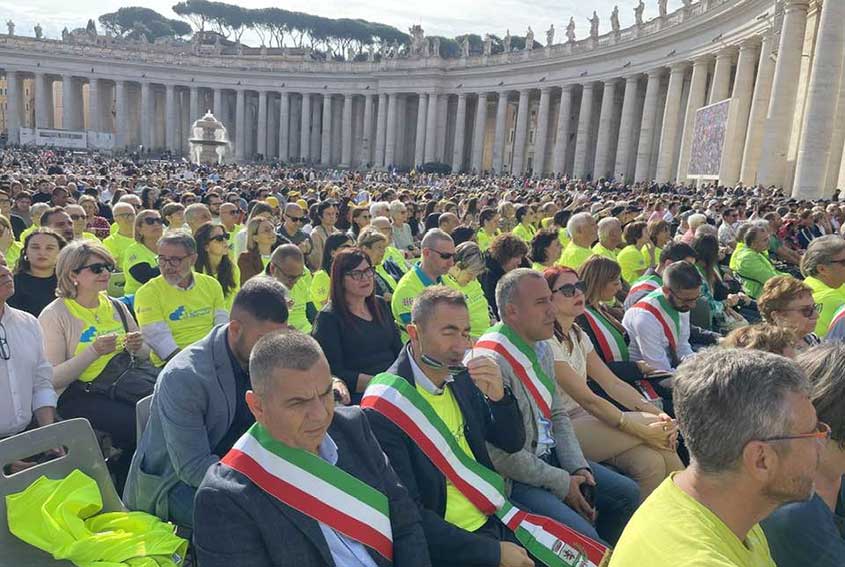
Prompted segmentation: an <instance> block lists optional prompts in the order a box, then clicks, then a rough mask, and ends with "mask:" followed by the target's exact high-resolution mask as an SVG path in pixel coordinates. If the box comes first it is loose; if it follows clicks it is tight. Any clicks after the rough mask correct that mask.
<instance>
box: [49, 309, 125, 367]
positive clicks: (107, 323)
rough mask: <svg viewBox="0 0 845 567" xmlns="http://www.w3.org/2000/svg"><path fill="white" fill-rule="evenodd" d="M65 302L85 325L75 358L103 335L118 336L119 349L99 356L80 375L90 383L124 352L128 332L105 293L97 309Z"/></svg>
mask: <svg viewBox="0 0 845 567" xmlns="http://www.w3.org/2000/svg"><path fill="white" fill-rule="evenodd" d="M64 302H65V307H67V310H68V312H70V314H71V315H73V316H74V317H76V318H77V319H79V320H80V321H82V322H83V323H84V324H85V326H84V328H83V330H82V334H81V335H79V343H78V344H77V345H76V350H75V351H74V353H73V355H74V356H76V355H77V354H79V353H80V352H82V351H84V350H85V349H87V348H88V347H89V346H91V345H92V344H93V343H94V340H95V339H96V338H97V337H99V336H101V335H109V334H114V335H117V336H118V341H117V348H116V349H115V350H114V352H110V353H109V354H104V355H101V356H99V357H98V358H97V359H96V360H95V361H94V362H92V363H91V364H89V365H88V367H87V368H86V369H85V370H83V371H82V374H80V375H79V380H80V381H82V382H90V381H91V380H93V379H94V378H96V377H97V376H99V375H100V372H102V371H103V368H105V367H106V364H108V362H109V360H111V359H112V358H113V357H114V356H115V355H116V354H118V353H119V352H120V351H121V350H123V344H124V342H123V340H124V337H125V336H126V330H125V329H124V328H123V321H121V320H120V316H119V315H117V314H116V313H115V307H114V305H112V302H111V301H110V300H109V298H108V296H107V295H106V293H105V292H103V293H101V294H100V295H99V304H98V305H97V307H96V309H88V308H87V307H83V306H81V305H80V304H78V303H77V302H76V300H74V299H65V300H64ZM115 318H117V320H115Z"/></svg>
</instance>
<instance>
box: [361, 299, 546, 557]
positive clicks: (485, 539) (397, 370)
mask: <svg viewBox="0 0 845 567" xmlns="http://www.w3.org/2000/svg"><path fill="white" fill-rule="evenodd" d="M411 321H412V322H411V324H410V325H408V334H409V335H410V342H409V344H408V345H406V346H405V348H404V349H403V350H402V352H401V353H400V354H399V358H398V359H397V360H396V362H395V363H394V364H393V366H392V367H391V368H390V369H388V371H387V372H386V373H384V374H381V375H379V376H377V377H376V379H378V378H379V377H383V376H389V377H392V378H397V377H398V378H399V379H400V380H399V381H401V382H402V383H405V384H410V385H411V386H412V387H413V391H412V394H414V395H415V396H416V397H417V398H420V399H422V400H423V403H424V404H426V405H428V406H429V407H431V408H433V411H434V412H435V413H436V417H439V420H440V421H442V423H445V425H446V427H447V428H448V433H447V434H448V435H451V436H453V437H454V439H455V441H456V442H457V443H458V445H459V446H460V449H461V450H462V451H463V452H464V453H465V454H466V456H467V458H468V459H470V460H471V461H472V463H473V466H475V467H480V468H482V469H485V470H487V472H488V473H492V469H493V463H492V462H491V461H490V456H489V454H488V452H487V445H486V443H489V444H490V445H492V446H495V447H498V448H499V449H501V450H502V451H504V452H506V453H507V452H514V451H519V450H520V449H521V448H522V446H523V443H524V441H525V431H524V429H523V426H522V419H521V416H520V414H519V408H518V407H517V404H516V400H515V399H514V397H513V395H512V394H511V393H510V391H509V390H506V389H505V388H504V386H503V384H502V377H501V374H500V372H499V369H498V367H497V366H496V364H495V363H494V362H493V361H492V360H491V359H489V358H486V357H477V358H472V359H470V360H469V361H468V362H467V363H466V368H465V369H464V368H461V361H462V359H463V356H464V352H465V351H466V349H468V348H469V346H470V323H469V311H468V309H467V306H466V300H465V299H464V296H463V294H462V293H460V292H459V291H457V290H453V289H451V288H447V287H444V286H432V287H429V288H427V289H426V290H425V291H423V292H422V293H421V294H420V295H419V296H418V297H417V298H416V300H415V301H414V304H413V308H412V311H411ZM374 381H377V380H375V379H374ZM375 393H376V389H375V388H373V387H372V383H371V387H369V388H368V389H367V391H366V392H365V394H364V400H363V401H362V402H361V405H362V407H364V408H365V412H366V413H367V417H368V418H369V421H370V424H371V425H372V428H373V432H374V433H375V435H376V437H377V438H378V441H379V444H380V445H381V447H382V449H383V450H384V452H385V453H386V454H387V456H388V457H389V458H390V463H391V465H392V466H393V468H394V469H395V470H396V473H397V474H398V475H399V478H400V479H401V481H402V484H403V485H404V486H405V487H407V489H408V492H409V493H410V495H411V498H412V499H413V500H414V501H416V502H417V504H418V505H419V507H420V511H421V513H422V523H423V528H424V530H425V535H426V538H427V540H428V549H429V552H430V553H431V558H432V562H433V564H434V565H437V566H444V567H445V566H454V567H458V566H470V565H471V566H473V567H476V566H477V567H482V566H483V567H497V566H499V565H501V566H503V567H511V566H513V567H528V566H531V565H533V562H532V561H531V559H530V558H529V557H528V555H527V553H526V552H525V550H524V549H522V547H521V546H519V545H517V544H516V543H513V542H515V541H516V539H515V537H514V536H513V534H512V533H511V532H510V530H508V528H507V527H506V526H505V525H504V524H503V523H502V521H501V520H500V519H499V518H498V517H496V516H495V515H493V514H492V513H491V511H481V510H480V509H479V508H478V507H476V506H475V505H474V503H473V502H472V501H471V500H470V499H469V498H468V497H467V496H466V495H465V494H464V492H463V491H462V490H460V489H458V488H457V487H456V485H455V484H454V483H453V480H455V481H456V482H460V479H450V478H447V477H446V476H445V475H444V473H443V472H441V470H440V468H439V467H438V466H437V464H436V463H435V462H433V461H432V459H431V458H429V456H428V455H427V454H426V452H425V451H424V449H423V448H422V447H423V446H424V445H425V439H414V438H412V437H411V436H410V435H409V434H408V433H406V432H405V431H404V430H403V429H401V428H400V427H399V426H398V425H397V424H396V423H395V422H394V421H392V420H391V419H389V418H388V417H386V416H385V414H383V413H381V412H380V411H378V409H377V404H376V403H375V402H377V401H378V399H377V397H376V396H375ZM368 398H369V399H368ZM412 421H417V422H421V421H422V420H421V419H420V420H412ZM438 463H439V461H438Z"/></svg>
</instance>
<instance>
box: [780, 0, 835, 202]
mask: <svg viewBox="0 0 845 567" xmlns="http://www.w3.org/2000/svg"><path fill="white" fill-rule="evenodd" d="M843 22H845V2H843V1H842V0H840V1H839V2H837V1H836V0H833V1H831V0H828V1H827V2H825V3H824V4H822V7H821V18H820V21H819V31H818V36H817V39H816V53H815V57H814V58H813V68H812V71H811V74H810V88H809V90H808V91H807V99H806V103H805V108H804V121H803V127H802V129H801V143H800V145H799V146H798V161H797V165H796V170H795V184H794V186H793V189H792V195H793V196H794V197H798V198H801V199H820V198H822V197H828V196H831V195H833V191H834V190H835V189H836V187H826V186H825V183H826V182H827V168H828V163H829V162H831V161H835V162H836V165H837V173H838V165H839V164H840V160H839V159H836V160H831V143H832V141H833V131H834V127H835V125H836V114H837V106H838V103H839V90H840V84H841V82H842V68H843V67H842V66H843V58H845V24H843ZM837 157H838V156H837Z"/></svg>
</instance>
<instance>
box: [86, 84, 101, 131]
mask: <svg viewBox="0 0 845 567" xmlns="http://www.w3.org/2000/svg"><path fill="white" fill-rule="evenodd" d="M100 92H101V91H100V80H99V79H98V78H97V77H89V78H88V130H93V131H94V132H100V131H101V130H102V122H103V119H102V108H101V106H102V103H101V100H100V99H101V96H100Z"/></svg>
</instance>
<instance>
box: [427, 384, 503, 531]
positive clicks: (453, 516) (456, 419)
mask: <svg viewBox="0 0 845 567" xmlns="http://www.w3.org/2000/svg"><path fill="white" fill-rule="evenodd" d="M417 392H419V393H420V395H421V396H422V397H423V399H425V401H427V402H428V403H429V404H431V407H432V409H434V411H435V413H437V415H438V416H439V417H440V419H442V420H443V423H445V424H446V427H448V428H449V431H451V432H452V435H453V436H454V437H455V439H456V440H457V442H458V446H459V447H460V448H461V449H463V450H464V452H465V453H466V454H467V455H469V457H470V458H471V459H473V460H475V457H474V456H473V454H472V449H470V448H469V443H468V442H467V439H466V435H464V416H463V414H462V413H461V408H460V407H459V406H458V401H457V400H456V399H455V396H454V394H452V390H451V389H449V388H448V387H447V388H443V393H442V394H440V395H434V394H430V393H428V392H427V391H426V390H425V389H424V388H422V387H420V385H419V384H417ZM445 520H446V521H447V522H449V523H450V524H452V525H455V526H458V527H459V528H461V529H464V530H467V531H468V532H474V531H475V530H477V529H478V528H480V527H481V526H483V525H484V524H485V523H487V516H485V515H484V514H482V513H481V511H480V510H479V509H478V508H476V507H475V505H474V504H473V503H472V502H470V501H469V500H468V499H467V497H466V496H464V495H463V494H462V493H461V491H460V490H458V489H457V488H455V485H454V484H452V483H451V482H449V479H446V515H445Z"/></svg>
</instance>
